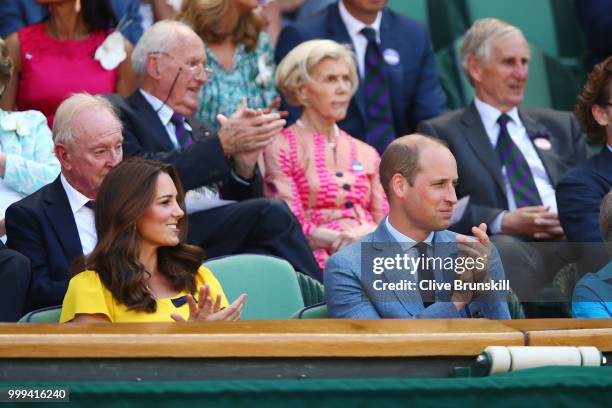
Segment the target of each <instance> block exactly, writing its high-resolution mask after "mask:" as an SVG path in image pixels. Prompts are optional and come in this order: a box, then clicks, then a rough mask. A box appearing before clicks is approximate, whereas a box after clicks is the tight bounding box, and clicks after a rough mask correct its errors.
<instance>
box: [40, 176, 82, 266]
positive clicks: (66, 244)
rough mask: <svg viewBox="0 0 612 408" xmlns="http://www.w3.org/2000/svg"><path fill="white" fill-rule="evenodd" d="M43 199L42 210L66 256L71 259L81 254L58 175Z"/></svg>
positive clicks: (79, 243) (72, 217)
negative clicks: (43, 205) (43, 206)
mask: <svg viewBox="0 0 612 408" xmlns="http://www.w3.org/2000/svg"><path fill="white" fill-rule="evenodd" d="M44 201H45V204H46V205H45V208H44V211H45V215H46V216H47V220H48V221H49V224H51V226H52V227H53V229H54V230H55V234H56V235H57V241H58V242H59V243H60V244H61V245H62V247H63V248H64V252H65V254H66V255H67V258H68V259H73V258H75V257H77V256H79V255H83V247H82V246H81V240H80V238H79V232H78V229H77V226H76V221H75V220H74V216H73V214H72V209H71V208H70V203H69V202H68V196H67V195H66V191H64V187H63V186H62V182H61V180H60V178H59V177H58V178H56V179H55V181H54V182H53V183H52V184H50V185H49V189H48V190H47V191H46V193H45V197H44Z"/></svg>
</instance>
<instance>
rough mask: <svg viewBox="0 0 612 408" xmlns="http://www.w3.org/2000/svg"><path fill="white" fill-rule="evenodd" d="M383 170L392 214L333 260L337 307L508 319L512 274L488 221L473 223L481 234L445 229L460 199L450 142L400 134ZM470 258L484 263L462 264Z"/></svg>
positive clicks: (338, 311) (333, 305) (356, 314)
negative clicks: (490, 234) (465, 268)
mask: <svg viewBox="0 0 612 408" xmlns="http://www.w3.org/2000/svg"><path fill="white" fill-rule="evenodd" d="M380 178H381V183H382V185H383V188H384V189H385V193H386V194H387V198H388V200H389V205H390V211H389V216H388V217H387V218H386V219H385V220H384V221H383V222H382V223H381V224H380V225H379V227H378V229H377V230H376V231H374V232H373V233H372V234H369V235H367V236H365V237H364V238H363V239H361V240H360V241H358V242H356V243H353V244H351V245H350V246H348V247H346V248H344V249H343V250H341V251H339V252H337V253H336V254H334V255H333V256H332V257H331V258H330V259H329V261H328V262H327V265H326V268H325V274H324V277H325V296H326V299H327V304H328V308H329V311H330V313H331V315H332V316H334V317H343V318H366V319H377V318H453V317H486V318H490V319H509V318H510V314H509V311H508V306H507V304H506V302H505V294H504V291H505V289H507V287H508V286H507V281H505V280H504V272H503V267H502V264H501V261H500V258H499V255H498V253H497V251H496V250H495V248H494V247H493V246H492V245H491V244H490V242H489V239H488V237H487V234H486V225H485V224H481V225H480V226H479V227H474V228H472V232H473V233H474V235H475V236H476V238H477V240H473V239H472V238H468V237H466V236H461V235H458V234H456V233H453V232H450V231H447V230H446V228H447V227H448V226H449V224H450V220H451V215H452V209H453V205H454V204H455V202H456V201H457V196H456V194H455V184H456V182H457V162H456V161H455V158H454V157H453V155H452V153H451V152H450V150H449V149H448V147H447V146H446V145H445V144H444V143H443V142H441V141H439V140H437V139H434V138H431V137H428V136H422V135H410V136H406V137H401V138H398V139H396V140H395V141H394V142H393V143H391V144H390V145H389V147H388V148H387V150H386V151H385V153H384V154H383V156H382V159H381V163H380ZM415 250H416V251H415ZM458 250H459V251H461V252H460V253H461V255H459V254H458V253H457V251H458ZM402 254H406V256H410V259H413V260H416V261H419V259H420V260H421V262H422V263H421V264H420V265H419V266H418V267H417V266H415V267H413V268H412V269H410V268H406V267H405V266H401V265H402V264H401V263H396V262H394V261H396V260H397V259H398V257H399V259H401V257H402V256H403V255H402ZM463 254H467V256H464V255H463ZM460 258H461V259H463V261H462V262H461V263H460V262H459V260H460ZM467 258H470V259H472V260H473V261H474V262H475V263H474V265H479V266H478V268H474V269H472V270H470V271H469V272H466V271H463V270H460V268H459V267H460V266H461V265H467V264H468V261H467V260H466V259H467ZM381 259H382V261H381V262H378V260H381ZM424 259H425V260H427V262H425V263H423V261H422V260H424ZM438 259H440V260H441V261H442V260H443V264H444V265H442V263H438V262H437V260H438ZM430 260H431V261H432V262H433V266H432V264H431V263H430ZM478 262H481V263H480V264H478ZM447 264H448V265H450V266H449V267H447V266H446V265H447ZM403 265H406V264H403ZM453 265H455V266H454V267H453ZM417 272H418V273H417ZM455 272H457V273H460V272H463V273H462V274H455ZM465 283H469V284H477V283H479V284H485V283H488V284H491V283H496V284H497V285H499V286H497V287H495V286H491V287H490V288H489V289H487V288H486V287H484V286H483V287H480V288H478V290H476V291H475V289H476V288H477V286H470V285H467V286H461V285H463V284H465ZM432 286H433V287H432ZM432 289H433V290H432Z"/></svg>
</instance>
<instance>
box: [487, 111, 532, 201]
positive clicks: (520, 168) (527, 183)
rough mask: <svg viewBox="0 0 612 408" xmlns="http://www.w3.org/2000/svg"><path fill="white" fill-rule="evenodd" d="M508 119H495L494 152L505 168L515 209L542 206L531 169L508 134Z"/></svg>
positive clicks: (506, 116) (505, 117)
mask: <svg viewBox="0 0 612 408" xmlns="http://www.w3.org/2000/svg"><path fill="white" fill-rule="evenodd" d="M509 120H510V117H509V116H508V115H506V114H505V113H502V114H501V115H500V117H499V119H497V123H499V136H498V138H497V145H496V146H495V151H496V152H497V157H499V161H500V162H501V164H502V166H504V167H505V168H506V177H508V181H509V182H510V188H511V189H512V194H513V195H514V200H515V201H516V207H517V208H521V207H526V206H532V205H542V199H541V198H540V194H539V193H538V189H537V187H536V185H535V181H534V180H533V175H532V174H531V169H530V168H529V165H528V164H527V160H525V157H524V156H523V154H522V153H521V151H520V150H519V148H518V147H517V146H516V145H515V144H514V142H513V141H512V138H511V137H510V133H508V121H509Z"/></svg>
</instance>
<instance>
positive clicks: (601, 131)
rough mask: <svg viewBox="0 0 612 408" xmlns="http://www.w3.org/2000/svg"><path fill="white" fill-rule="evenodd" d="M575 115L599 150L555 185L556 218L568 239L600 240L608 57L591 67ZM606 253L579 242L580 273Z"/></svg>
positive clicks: (608, 182)
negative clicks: (557, 213) (581, 246)
mask: <svg viewBox="0 0 612 408" xmlns="http://www.w3.org/2000/svg"><path fill="white" fill-rule="evenodd" d="M576 116H577V117H578V119H579V120H580V124H581V125H582V128H583V129H584V130H585V131H586V132H587V138H588V140H589V142H590V143H592V144H596V145H603V148H602V149H601V152H599V154H597V155H596V156H594V157H592V158H590V159H589V160H588V161H587V162H585V163H582V164H580V165H578V166H576V167H574V168H573V169H572V170H570V171H569V172H567V173H566V174H565V176H563V178H562V179H561V180H560V181H559V184H558V185H557V188H556V194H557V203H558V207H559V220H560V221H561V225H562V226H563V230H564V231H565V234H566V235H567V239H568V241H570V242H579V243H587V242H588V243H592V242H602V236H601V234H600V233H599V208H600V205H601V201H602V199H603V198H604V196H605V195H606V194H608V192H610V190H612V56H610V57H608V58H607V59H606V60H605V61H603V62H602V63H600V64H598V65H596V66H595V68H594V69H593V72H592V73H591V74H590V75H589V79H588V81H587V83H586V85H585V87H584V91H583V92H582V95H580V97H579V98H578V103H577V104H576ZM608 261H609V256H608V255H607V254H606V253H605V251H603V250H602V248H600V247H599V246H598V245H593V244H585V245H583V256H582V260H581V264H580V265H579V266H580V267H581V271H582V272H593V271H596V270H598V269H600V268H601V267H603V266H604V265H605V264H606V263H607V262H608Z"/></svg>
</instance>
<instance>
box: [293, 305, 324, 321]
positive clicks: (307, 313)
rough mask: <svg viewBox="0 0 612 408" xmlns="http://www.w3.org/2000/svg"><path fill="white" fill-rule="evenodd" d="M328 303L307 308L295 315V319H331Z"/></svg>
mask: <svg viewBox="0 0 612 408" xmlns="http://www.w3.org/2000/svg"><path fill="white" fill-rule="evenodd" d="M330 317H331V316H330V314H329V310H327V303H325V302H321V303H318V304H316V305H312V306H307V307H305V308H303V309H301V310H298V311H297V312H296V313H295V314H294V315H293V318H294V319H328V318H330Z"/></svg>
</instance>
